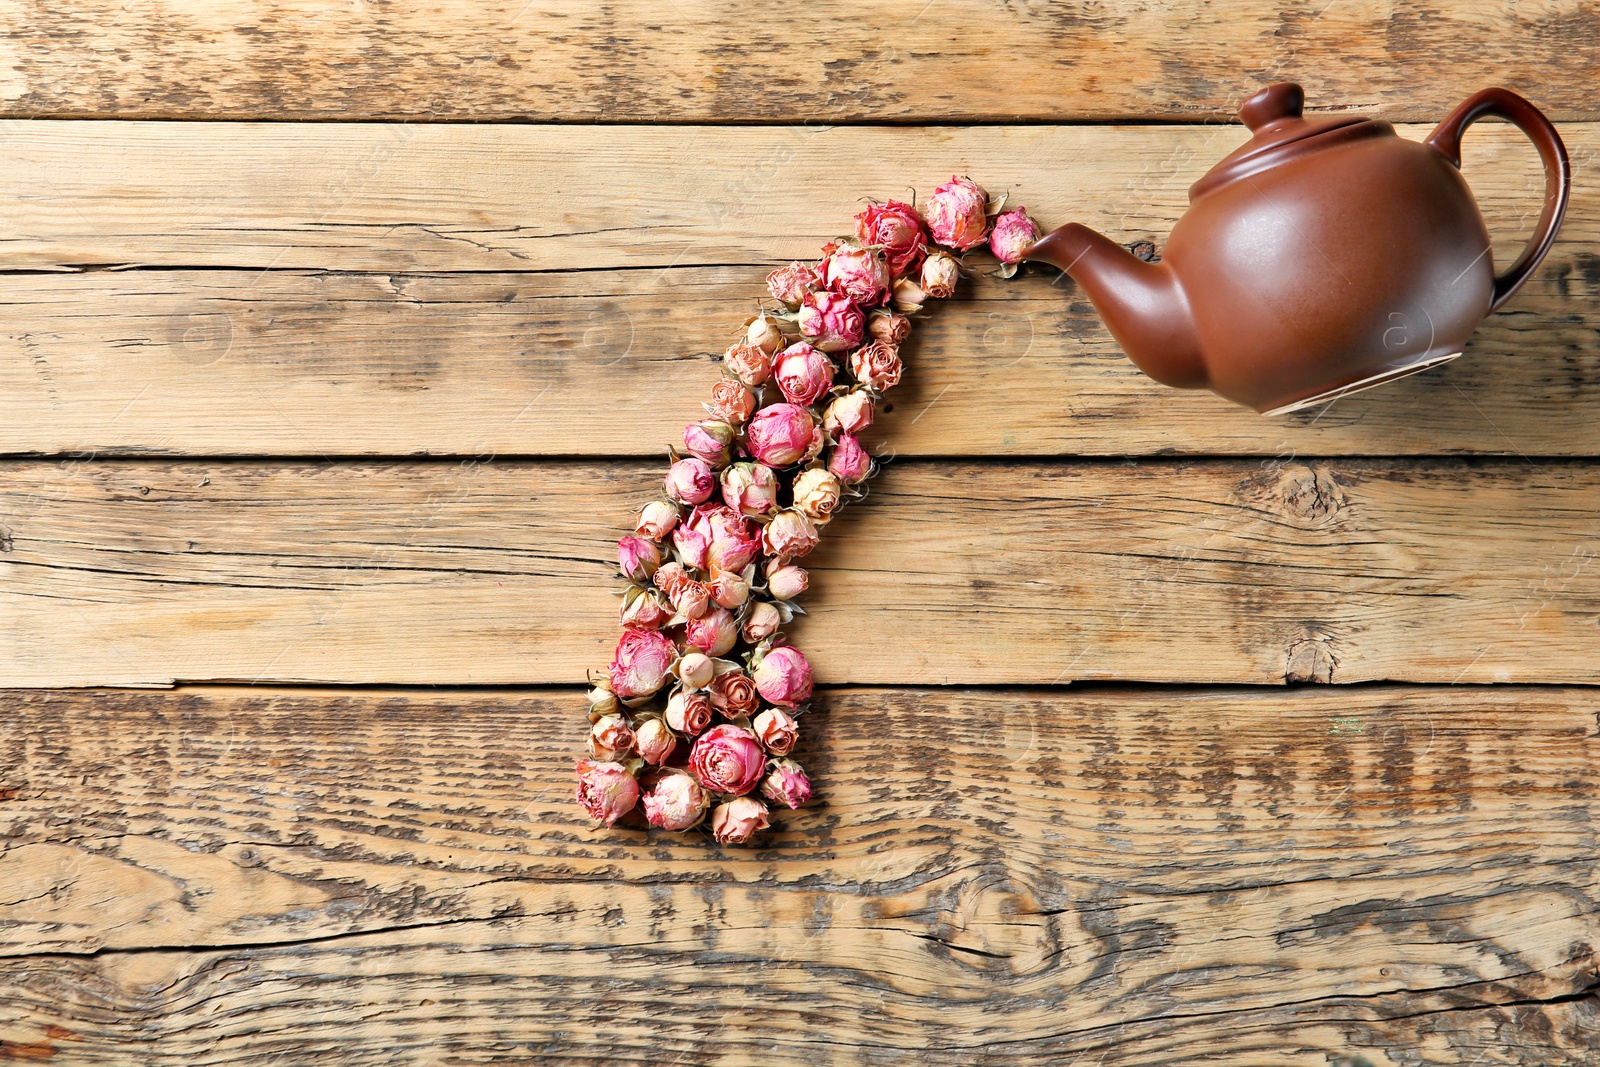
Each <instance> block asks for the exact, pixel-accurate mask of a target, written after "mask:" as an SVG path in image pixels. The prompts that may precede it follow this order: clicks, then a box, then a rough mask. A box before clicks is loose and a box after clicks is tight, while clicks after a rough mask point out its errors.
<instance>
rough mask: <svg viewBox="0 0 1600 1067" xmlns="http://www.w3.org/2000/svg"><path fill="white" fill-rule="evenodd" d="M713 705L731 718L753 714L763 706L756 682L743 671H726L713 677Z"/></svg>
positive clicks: (711, 694)
mask: <svg viewBox="0 0 1600 1067" xmlns="http://www.w3.org/2000/svg"><path fill="white" fill-rule="evenodd" d="M710 696H711V706H712V707H713V708H716V709H717V710H718V711H720V712H721V713H722V714H723V715H725V716H727V717H728V718H730V719H737V718H739V717H740V716H741V715H752V714H754V713H755V712H756V711H757V710H759V709H760V707H761V694H760V693H758V692H756V683H755V682H753V681H751V679H750V676H749V675H748V674H746V673H744V672H743V671H725V672H723V673H722V674H719V675H717V676H716V677H715V678H713V679H711V690H710Z"/></svg>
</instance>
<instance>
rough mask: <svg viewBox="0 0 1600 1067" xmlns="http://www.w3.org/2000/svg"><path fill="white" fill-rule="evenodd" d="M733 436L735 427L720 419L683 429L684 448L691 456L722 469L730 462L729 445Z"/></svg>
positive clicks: (709, 420) (690, 425)
mask: <svg viewBox="0 0 1600 1067" xmlns="http://www.w3.org/2000/svg"><path fill="white" fill-rule="evenodd" d="M733 436H734V430H733V427H732V426H729V425H728V424H727V423H725V422H723V421H721V420H720V419H707V420H706V421H704V422H691V423H690V424H689V425H687V426H685V427H684V428H683V447H684V448H685V449H687V450H688V452H689V454H690V455H691V456H698V457H699V458H700V459H703V460H705V461H706V462H707V463H709V464H711V465H712V466H713V467H721V466H723V465H724V464H726V463H727V462H728V444H729V442H731V441H732V440H733Z"/></svg>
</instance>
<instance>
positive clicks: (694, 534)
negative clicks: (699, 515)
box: [672, 524, 711, 571]
mask: <svg viewBox="0 0 1600 1067" xmlns="http://www.w3.org/2000/svg"><path fill="white" fill-rule="evenodd" d="M672 547H673V548H675V549H677V551H678V558H679V559H680V560H682V561H683V565H684V566H685V567H693V568H694V569H695V570H701V571H703V570H705V569H706V553H707V552H708V551H710V549H711V538H710V537H709V536H708V535H707V534H706V532H705V531H704V530H696V529H695V528H694V527H692V526H689V525H687V524H685V525H682V526H679V527H678V528H677V529H676V530H674V531H672Z"/></svg>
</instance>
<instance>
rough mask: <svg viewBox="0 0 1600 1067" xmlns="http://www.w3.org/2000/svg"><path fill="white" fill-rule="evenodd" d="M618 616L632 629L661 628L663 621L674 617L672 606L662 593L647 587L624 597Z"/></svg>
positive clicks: (624, 624) (623, 623) (619, 619)
mask: <svg viewBox="0 0 1600 1067" xmlns="http://www.w3.org/2000/svg"><path fill="white" fill-rule="evenodd" d="M617 616H618V621H620V622H621V623H622V625H623V626H625V627H627V628H628V629H630V630H659V629H660V628H661V624H662V623H664V622H666V621H667V620H668V619H670V618H672V606H671V605H670V604H668V603H667V602H666V600H665V599H663V598H662V596H661V594H660V593H657V592H655V591H654V590H648V589H647V590H644V591H642V592H640V593H639V594H638V595H629V596H626V597H624V598H623V600H622V608H621V610H620V611H618V612H617Z"/></svg>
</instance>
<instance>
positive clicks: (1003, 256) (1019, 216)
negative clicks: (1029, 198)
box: [989, 207, 1039, 263]
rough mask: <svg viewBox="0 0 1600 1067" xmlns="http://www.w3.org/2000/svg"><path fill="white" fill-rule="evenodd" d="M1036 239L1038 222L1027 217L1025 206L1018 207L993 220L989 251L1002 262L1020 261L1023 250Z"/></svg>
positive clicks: (1037, 237)
mask: <svg viewBox="0 0 1600 1067" xmlns="http://www.w3.org/2000/svg"><path fill="white" fill-rule="evenodd" d="M1038 239H1039V224H1038V223H1037V222H1034V221H1033V220H1032V219H1030V218H1029V217H1028V209H1027V208H1022V207H1019V208H1017V210H1015V211H1007V212H1005V213H1003V214H1002V215H1000V216H999V217H998V218H996V219H995V220H994V229H993V230H992V231H991V232H990V233H989V251H991V252H993V253H994V257H995V258H996V259H998V260H999V261H1000V262H1002V263H1020V262H1022V252H1023V250H1024V249H1025V248H1027V247H1028V246H1029V245H1031V244H1033V243H1034V242H1035V241H1037V240H1038Z"/></svg>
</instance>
